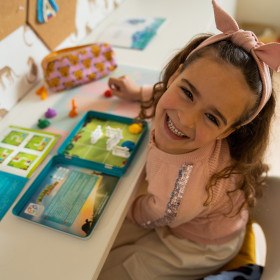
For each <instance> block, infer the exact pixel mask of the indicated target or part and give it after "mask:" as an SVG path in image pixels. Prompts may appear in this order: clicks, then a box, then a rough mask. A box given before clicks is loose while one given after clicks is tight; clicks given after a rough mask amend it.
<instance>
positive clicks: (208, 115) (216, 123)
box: [205, 113, 219, 126]
mask: <svg viewBox="0 0 280 280" xmlns="http://www.w3.org/2000/svg"><path fill="white" fill-rule="evenodd" d="M205 115H206V117H207V118H208V119H209V120H210V121H211V122H213V123H214V124H215V125H216V126H219V122H218V120H217V118H215V117H214V116H213V115H211V114H208V113H207V114H205Z"/></svg>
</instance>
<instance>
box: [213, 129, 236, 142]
mask: <svg viewBox="0 0 280 280" xmlns="http://www.w3.org/2000/svg"><path fill="white" fill-rule="evenodd" d="M235 130H236V128H230V129H228V130H226V131H225V132H223V133H222V134H220V135H219V136H218V137H217V138H216V139H217V140H220V139H224V138H227V137H228V136H229V135H230V134H231V133H233V132H234V131H235Z"/></svg>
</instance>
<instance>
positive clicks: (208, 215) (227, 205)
mask: <svg viewBox="0 0 280 280" xmlns="http://www.w3.org/2000/svg"><path fill="white" fill-rule="evenodd" d="M229 163H230V153H229V147H228V144H227V141H226V140H217V141H213V142H212V143H210V144H208V145H207V146H205V147H202V148H200V149H198V150H195V151H193V152H190V153H186V154H181V155H173V154H168V153H165V152H163V151H161V150H159V149H158V148H157V147H156V145H155V143H154V137H153V131H152V133H151V138H150V142H149V144H148V150H147V163H146V179H147V181H148V194H145V195H140V196H138V197H137V198H136V199H135V200H134V202H133V204H132V206H131V209H130V212H129V215H128V216H129V217H130V218H131V219H132V220H133V221H134V222H135V223H137V224H139V225H141V226H143V227H146V228H155V227H160V226H169V227H170V228H171V231H172V232H173V233H174V234H175V235H177V236H179V237H182V238H187V239H189V240H192V241H195V242H199V243H203V244H222V243H225V242H227V241H230V240H231V239H232V238H234V237H236V236H237V235H238V234H239V233H240V232H241V231H242V230H243V229H244V227H245V226H246V223H247V220H248V210H247V208H243V210H242V211H241V212H240V213H238V214H237V212H238V210H239V207H240V206H241V205H242V203H243V202H244V194H243V192H242V191H240V190H238V191H235V192H233V193H231V195H230V198H229V196H228V195H227V192H228V191H231V190H234V189H235V186H236V180H237V178H236V177H234V176H231V177H230V178H228V179H223V180H220V181H219V182H218V183H217V184H216V185H215V186H214V187H213V189H212V192H211V202H210V204H209V205H207V206H205V205H204V202H205V201H206V199H207V191H206V189H205V186H206V184H207V182H208V180H209V178H210V177H211V176H212V174H214V173H216V172H217V171H218V170H221V169H223V168H224V167H225V166H228V165H229Z"/></svg>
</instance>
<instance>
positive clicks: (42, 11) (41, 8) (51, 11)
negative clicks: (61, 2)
mask: <svg viewBox="0 0 280 280" xmlns="http://www.w3.org/2000/svg"><path fill="white" fill-rule="evenodd" d="M57 12H58V5H57V4H56V3H55V1H54V0H37V20H38V22H40V23H45V22H47V21H49V20H50V19H51V18H53V17H54V16H56V14H57Z"/></svg>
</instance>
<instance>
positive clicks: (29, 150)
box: [0, 125, 60, 220]
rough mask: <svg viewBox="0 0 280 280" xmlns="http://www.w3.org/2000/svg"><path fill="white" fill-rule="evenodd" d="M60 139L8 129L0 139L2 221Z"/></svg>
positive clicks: (20, 129) (27, 131)
mask: <svg viewBox="0 0 280 280" xmlns="http://www.w3.org/2000/svg"><path fill="white" fill-rule="evenodd" d="M59 137H60V135H58V134H54V133H49V132H46V131H40V130H36V129H28V128H23V127H18V126H13V125H11V126H9V127H8V129H6V130H5V131H4V132H3V133H1V135H0V220H1V219H2V218H3V217H4V216H5V214H6V213H7V211H8V210H9V208H10V207H11V205H12V204H13V203H14V201H15V199H16V198H17V196H18V195H19V193H20V192H21V191H22V189H23V187H24V185H25V184H26V183H27V181H28V180H29V178H30V176H31V175H32V174H33V172H34V171H35V169H36V168H37V166H38V165H39V164H40V163H41V162H42V160H43V159H44V158H45V157H46V156H47V155H48V154H49V152H50V151H51V149H52V147H53V146H54V144H55V143H56V142H57V140H58V138H59Z"/></svg>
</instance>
